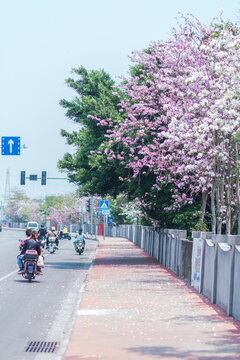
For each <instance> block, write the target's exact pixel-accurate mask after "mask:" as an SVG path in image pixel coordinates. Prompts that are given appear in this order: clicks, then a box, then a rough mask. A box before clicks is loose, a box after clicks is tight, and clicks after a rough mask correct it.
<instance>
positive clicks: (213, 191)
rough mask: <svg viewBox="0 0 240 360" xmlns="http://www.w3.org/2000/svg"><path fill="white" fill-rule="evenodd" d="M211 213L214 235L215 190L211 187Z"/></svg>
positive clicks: (215, 222) (215, 221)
mask: <svg viewBox="0 0 240 360" xmlns="http://www.w3.org/2000/svg"><path fill="white" fill-rule="evenodd" d="M211 212H212V232H213V233H214V234H216V224H217V219H216V209H215V188H214V186H213V188H212V193H211Z"/></svg>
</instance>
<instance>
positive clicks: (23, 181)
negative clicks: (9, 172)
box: [20, 171, 26, 185]
mask: <svg viewBox="0 0 240 360" xmlns="http://www.w3.org/2000/svg"><path fill="white" fill-rule="evenodd" d="M25 181H26V171H21V177H20V185H25Z"/></svg>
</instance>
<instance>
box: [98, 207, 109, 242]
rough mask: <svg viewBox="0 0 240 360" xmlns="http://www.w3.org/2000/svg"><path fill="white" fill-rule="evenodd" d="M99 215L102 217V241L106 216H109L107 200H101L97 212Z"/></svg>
mask: <svg viewBox="0 0 240 360" xmlns="http://www.w3.org/2000/svg"><path fill="white" fill-rule="evenodd" d="M98 213H99V215H103V216H104V217H103V240H105V235H106V228H105V227H106V215H109V214H110V210H109V202H108V201H107V200H101V201H100V208H99V211H98Z"/></svg>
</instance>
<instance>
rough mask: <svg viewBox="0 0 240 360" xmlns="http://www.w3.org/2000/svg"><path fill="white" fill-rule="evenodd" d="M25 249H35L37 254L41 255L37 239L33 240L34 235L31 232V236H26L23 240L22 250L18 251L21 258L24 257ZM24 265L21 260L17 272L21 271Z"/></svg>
mask: <svg viewBox="0 0 240 360" xmlns="http://www.w3.org/2000/svg"><path fill="white" fill-rule="evenodd" d="M27 250H36V251H37V253H38V255H41V251H42V248H41V245H40V243H39V242H38V241H36V240H35V235H34V234H32V236H31V238H28V239H26V240H25V242H24V245H23V248H22V251H21V253H20V255H21V260H23V259H24V254H25V253H26V251H27ZM23 269H24V267H23V262H22V265H21V266H20V268H19V273H21V272H22V271H23Z"/></svg>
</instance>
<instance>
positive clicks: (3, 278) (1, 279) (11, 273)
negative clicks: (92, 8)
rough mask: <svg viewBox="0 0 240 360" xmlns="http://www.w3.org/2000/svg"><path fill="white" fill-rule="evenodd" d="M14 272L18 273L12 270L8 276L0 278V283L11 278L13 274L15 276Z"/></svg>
mask: <svg viewBox="0 0 240 360" xmlns="http://www.w3.org/2000/svg"><path fill="white" fill-rule="evenodd" d="M16 272H18V270H14V271H12V272H10V273H9V274H7V275H5V276H3V277H1V278H0V282H1V281H3V280H5V279H7V278H9V277H10V276H12V275H13V274H16Z"/></svg>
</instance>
